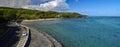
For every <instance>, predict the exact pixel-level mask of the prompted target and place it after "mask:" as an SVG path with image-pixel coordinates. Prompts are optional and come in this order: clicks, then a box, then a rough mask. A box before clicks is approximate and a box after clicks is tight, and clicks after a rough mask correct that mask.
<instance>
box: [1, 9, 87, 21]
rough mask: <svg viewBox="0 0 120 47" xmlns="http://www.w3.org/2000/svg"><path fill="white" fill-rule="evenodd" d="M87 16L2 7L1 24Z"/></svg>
mask: <svg viewBox="0 0 120 47" xmlns="http://www.w3.org/2000/svg"><path fill="white" fill-rule="evenodd" d="M84 17H86V16H85V15H82V14H79V13H70V12H55V11H38V10H28V9H21V8H19V9H18V8H8V7H0V22H4V21H15V20H17V19H27V20H31V19H46V18H84Z"/></svg>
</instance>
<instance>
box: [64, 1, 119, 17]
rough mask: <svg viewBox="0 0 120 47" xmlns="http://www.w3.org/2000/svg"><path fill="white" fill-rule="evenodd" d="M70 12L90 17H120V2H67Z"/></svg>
mask: <svg viewBox="0 0 120 47" xmlns="http://www.w3.org/2000/svg"><path fill="white" fill-rule="evenodd" d="M66 2H67V3H68V5H69V7H70V9H69V11H70V12H79V13H82V14H85V15H90V16H120V0H78V1H75V0H67V1H66Z"/></svg>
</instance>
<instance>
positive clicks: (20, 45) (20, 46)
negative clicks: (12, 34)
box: [17, 25, 30, 47]
mask: <svg viewBox="0 0 120 47" xmlns="http://www.w3.org/2000/svg"><path fill="white" fill-rule="evenodd" d="M19 26H20V27H22V28H24V29H25V30H24V31H23V32H25V33H26V34H27V35H25V36H23V35H21V38H20V40H19V42H18V45H17V47H25V46H26V43H27V41H28V38H29V35H30V34H29V33H30V31H29V28H28V27H26V26H24V25H19Z"/></svg>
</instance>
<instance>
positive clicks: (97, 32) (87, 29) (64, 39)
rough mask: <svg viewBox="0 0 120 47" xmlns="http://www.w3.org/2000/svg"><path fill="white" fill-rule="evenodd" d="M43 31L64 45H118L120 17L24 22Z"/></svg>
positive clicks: (75, 46) (99, 46)
mask: <svg viewBox="0 0 120 47" xmlns="http://www.w3.org/2000/svg"><path fill="white" fill-rule="evenodd" d="M25 25H26V26H29V27H31V28H34V29H37V30H40V31H44V32H47V33H49V34H50V35H52V36H53V37H55V38H56V39H57V40H58V41H60V42H61V43H62V44H63V45H64V47H120V17H88V18H82V19H79V18H78V19H59V20H48V21H36V22H29V23H25Z"/></svg>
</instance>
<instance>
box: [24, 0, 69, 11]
mask: <svg viewBox="0 0 120 47" xmlns="http://www.w3.org/2000/svg"><path fill="white" fill-rule="evenodd" d="M23 8H25V9H36V10H43V11H49V10H52V11H61V10H62V11H63V10H67V9H68V8H69V6H68V4H67V3H66V2H65V0H52V1H49V2H46V3H43V4H40V5H27V6H24V7H23Z"/></svg>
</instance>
